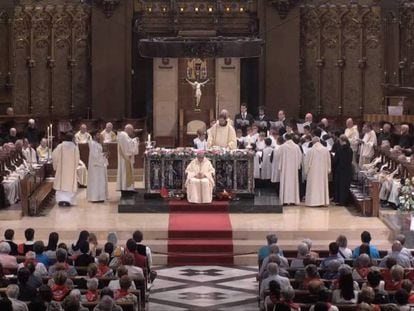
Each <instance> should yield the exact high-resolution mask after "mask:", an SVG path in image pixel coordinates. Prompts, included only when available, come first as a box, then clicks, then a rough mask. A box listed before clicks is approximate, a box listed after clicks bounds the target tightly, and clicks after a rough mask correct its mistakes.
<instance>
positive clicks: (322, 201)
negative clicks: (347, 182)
mask: <svg viewBox="0 0 414 311" xmlns="http://www.w3.org/2000/svg"><path fill="white" fill-rule="evenodd" d="M304 171H305V174H306V177H307V178H306V179H307V182H306V200H305V202H306V205H307V206H328V205H329V180H328V175H329V173H330V171H331V154H330V152H329V150H328V149H327V148H326V147H324V146H323V145H322V144H321V143H320V142H317V143H314V144H313V145H312V148H310V150H309V151H308V152H307V154H306V155H305V165H304Z"/></svg>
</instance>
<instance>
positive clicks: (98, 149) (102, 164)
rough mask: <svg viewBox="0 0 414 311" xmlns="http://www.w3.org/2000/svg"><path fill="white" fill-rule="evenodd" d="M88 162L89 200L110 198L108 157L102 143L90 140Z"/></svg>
mask: <svg viewBox="0 0 414 311" xmlns="http://www.w3.org/2000/svg"><path fill="white" fill-rule="evenodd" d="M88 144H89V162H88V189H87V190H86V198H87V199H88V201H91V202H94V201H95V202H96V201H104V200H106V199H107V198H108V173H107V166H108V159H107V158H106V157H105V156H104V153H103V152H102V145H101V144H100V143H98V142H96V141H94V140H91V141H89V143H88Z"/></svg>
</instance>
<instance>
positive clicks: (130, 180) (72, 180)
mask: <svg viewBox="0 0 414 311" xmlns="http://www.w3.org/2000/svg"><path fill="white" fill-rule="evenodd" d="M133 134H134V127H133V126H132V125H130V124H128V125H126V126H125V128H124V130H123V131H120V132H119V133H118V135H116V134H115V133H114V132H113V131H112V124H110V123H108V124H107V126H106V128H105V130H103V131H102V132H99V131H97V130H92V131H91V132H90V133H88V132H87V128H86V126H85V125H84V124H82V125H81V127H80V130H79V132H77V133H76V134H75V135H73V134H72V133H71V132H67V133H64V134H63V136H62V142H61V143H60V144H59V145H58V146H57V147H56V148H55V149H54V150H53V152H52V162H53V168H54V170H55V172H56V174H55V180H54V184H53V188H54V189H55V190H56V201H57V202H58V204H59V205H60V206H70V205H73V204H76V200H75V197H76V192H77V190H78V178H77V169H78V165H79V162H80V156H79V148H78V144H88V145H89V162H88V178H87V190H86V198H87V200H88V201H90V202H103V201H105V200H107V199H108V173H107V167H108V154H107V152H105V151H104V150H103V147H102V144H101V143H102V142H105V143H108V142H117V143H118V172H117V190H119V191H122V192H123V194H125V193H126V192H130V191H133V190H134V171H133V169H134V161H135V155H137V154H138V151H139V150H138V145H139V140H138V138H133Z"/></svg>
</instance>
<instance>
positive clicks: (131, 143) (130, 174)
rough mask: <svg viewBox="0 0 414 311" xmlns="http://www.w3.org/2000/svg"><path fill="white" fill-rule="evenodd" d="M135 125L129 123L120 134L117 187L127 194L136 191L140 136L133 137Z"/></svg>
mask: <svg viewBox="0 0 414 311" xmlns="http://www.w3.org/2000/svg"><path fill="white" fill-rule="evenodd" d="M133 134H134V127H133V126H132V125H131V124H127V125H126V126H125V128H124V131H122V132H120V133H119V134H118V173H117V176H116V189H117V190H118V191H122V193H123V194H124V195H126V194H127V193H128V192H130V191H134V163H135V156H136V155H137V154H138V152H139V148H138V147H139V140H138V137H136V138H132V135H133Z"/></svg>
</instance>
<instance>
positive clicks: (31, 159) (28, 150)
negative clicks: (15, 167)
mask: <svg viewBox="0 0 414 311" xmlns="http://www.w3.org/2000/svg"><path fill="white" fill-rule="evenodd" d="M22 153H23V155H24V157H25V158H26V162H27V163H28V164H31V165H33V164H36V163H37V155H36V151H35V150H34V149H33V148H32V146H31V145H30V143H29V140H28V139H27V138H24V139H23V148H22Z"/></svg>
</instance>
